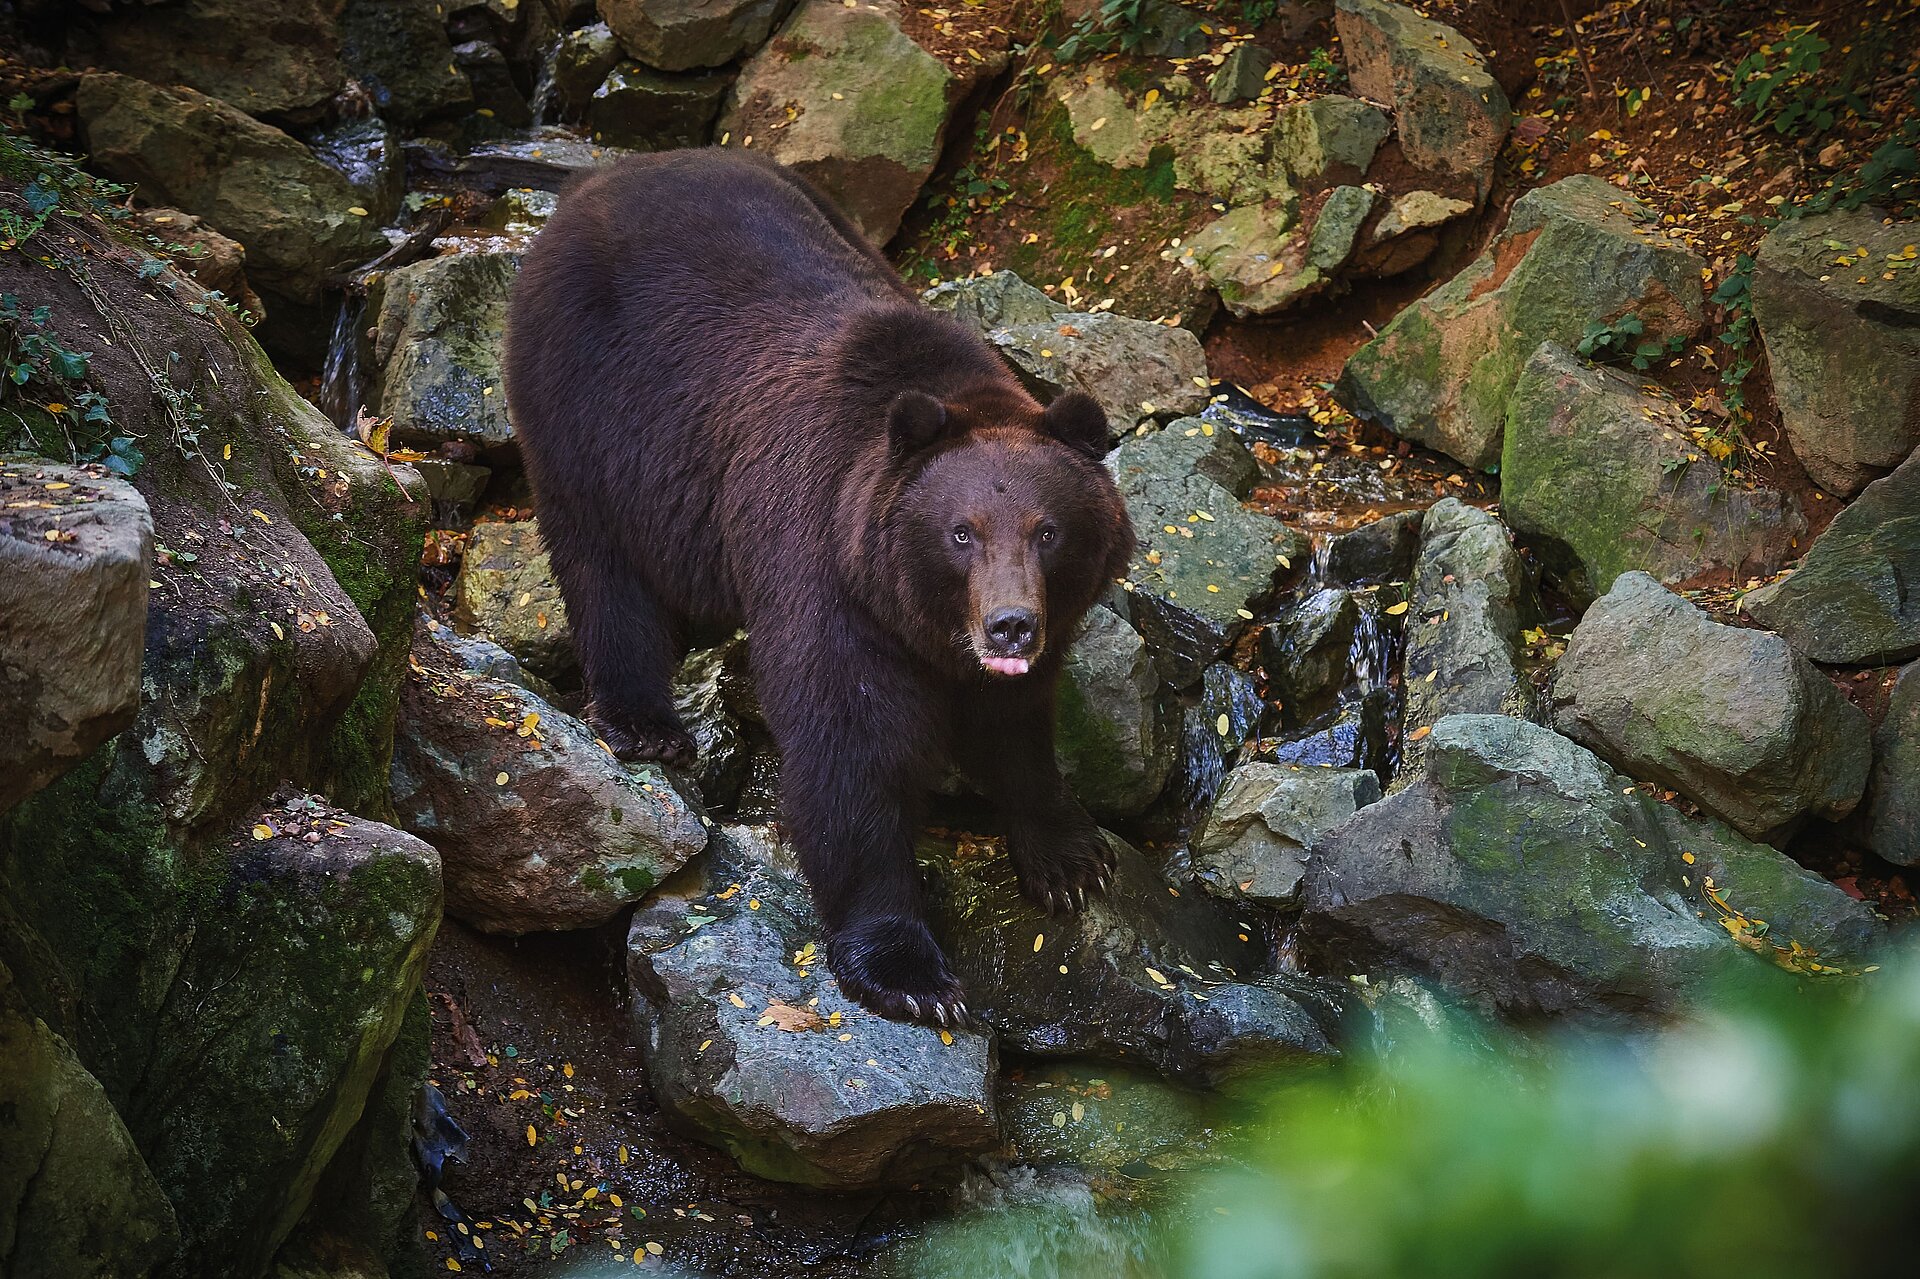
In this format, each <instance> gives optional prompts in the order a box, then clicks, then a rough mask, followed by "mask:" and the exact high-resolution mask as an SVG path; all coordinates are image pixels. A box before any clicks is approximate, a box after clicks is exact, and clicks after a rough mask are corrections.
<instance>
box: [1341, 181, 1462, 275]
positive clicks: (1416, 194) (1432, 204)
mask: <svg viewBox="0 0 1920 1279" xmlns="http://www.w3.org/2000/svg"><path fill="white" fill-rule="evenodd" d="M1471 212H1473V205H1472V204H1471V203H1469V202H1468V201H1466V200H1455V199H1452V198H1450V197H1448V196H1444V195H1440V194H1438V193H1436V192H1433V191H1407V192H1403V193H1402V194H1400V195H1396V196H1394V197H1393V201H1392V203H1391V204H1389V205H1388V206H1387V211H1386V212H1385V213H1384V214H1382V215H1381V217H1380V220H1379V221H1378V222H1376V223H1374V225H1373V230H1371V231H1369V232H1367V235H1366V239H1365V240H1364V242H1363V243H1362V244H1361V246H1360V250H1359V252H1358V253H1357V254H1356V255H1355V256H1354V261H1353V266H1352V274H1354V275H1362V276H1376V277H1386V276H1392V275H1399V274H1401V273H1402V272H1404V271H1411V270H1412V269H1413V268H1414V267H1416V266H1419V265H1420V264H1421V263H1422V262H1425V261H1426V260H1427V259H1428V258H1430V257H1432V256H1433V253H1434V250H1436V249H1438V248H1439V247H1440V234H1439V232H1440V228H1441V227H1443V226H1445V225H1446V224H1447V223H1449V222H1452V221H1453V220H1454V219H1455V218H1458V217H1460V216H1461V215H1463V214H1467V213H1471Z"/></svg>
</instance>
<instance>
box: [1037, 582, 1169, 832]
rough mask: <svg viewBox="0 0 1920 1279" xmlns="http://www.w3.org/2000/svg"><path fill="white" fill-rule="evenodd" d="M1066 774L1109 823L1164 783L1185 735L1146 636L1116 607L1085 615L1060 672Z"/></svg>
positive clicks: (1133, 810) (1059, 739) (1137, 808)
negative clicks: (1162, 687) (1169, 703)
mask: <svg viewBox="0 0 1920 1279" xmlns="http://www.w3.org/2000/svg"><path fill="white" fill-rule="evenodd" d="M1057 701H1058V720H1059V722H1058V726H1057V728H1056V730H1055V731H1056V743H1057V747H1058V749H1057V753H1058V755H1059V757H1060V771H1061V773H1062V774H1063V775H1064V776H1065V777H1066V779H1067V784H1068V785H1069V786H1071V787H1072V788H1073V793H1074V794H1075V795H1076V796H1078V797H1079V799H1080V802H1081V803H1082V804H1085V805H1086V807H1087V811H1088V812H1090V813H1093V814H1094V815H1095V816H1097V817H1100V818H1102V819H1103V820H1105V819H1109V818H1114V817H1131V816H1134V815H1135V814H1137V813H1139V812H1141V811H1143V810H1144V809H1145V808H1146V807H1147V806H1148V805H1149V804H1151V803H1153V801H1154V800H1156V799H1158V798H1160V792H1161V790H1163V789H1164V788H1165V787H1166V784H1167V777H1168V775H1169V774H1170V773H1172V771H1173V761H1174V754H1175V748H1176V746H1177V745H1178V740H1179V734H1178V731H1177V728H1176V717H1175V716H1174V715H1173V714H1172V713H1171V711H1170V708H1169V707H1168V706H1167V704H1166V701H1165V699H1164V698H1163V696H1162V695H1161V691H1160V677H1159V674H1158V673H1157V672H1156V671H1155V670H1154V666H1153V658H1152V657H1151V656H1149V655H1148V653H1147V645H1146V641H1144V640H1142V639H1141V638H1140V634H1139V632H1138V631H1135V630H1134V629H1133V627H1131V626H1129V625H1128V624H1127V623H1126V622H1125V621H1124V620H1123V619H1121V617H1120V616H1119V615H1118V614H1116V613H1114V612H1113V610H1111V609H1108V608H1104V607H1099V608H1095V609H1094V610H1093V611H1092V612H1090V613H1088V614H1087V620H1086V624H1085V626H1084V628H1083V629H1082V630H1081V632H1080V635H1079V637H1078V638H1077V639H1075V640H1074V642H1073V647H1072V648H1070V649H1068V650H1067V660H1066V663H1065V666H1064V668H1063V669H1062V671H1061V678H1060V689H1059V693H1058V697H1057Z"/></svg>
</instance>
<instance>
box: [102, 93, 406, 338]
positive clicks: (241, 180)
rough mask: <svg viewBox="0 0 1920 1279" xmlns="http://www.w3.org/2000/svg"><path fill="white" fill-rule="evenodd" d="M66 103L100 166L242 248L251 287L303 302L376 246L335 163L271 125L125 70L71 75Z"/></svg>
mask: <svg viewBox="0 0 1920 1279" xmlns="http://www.w3.org/2000/svg"><path fill="white" fill-rule="evenodd" d="M74 105H75V110H76V112H77V113H78V115H79V117H80V123H81V127H82V129H83V130H84V131H85V136H86V143H87V150H88V153H89V155H90V156H91V157H92V162H93V164H94V165H96V166H97V167H98V168H99V169H100V171H101V172H103V173H105V174H107V175H109V176H111V177H114V178H118V179H120V180H121V181H123V182H131V183H134V184H136V185H137V186H138V187H139V189H140V195H141V198H143V199H145V200H147V201H149V202H150V203H154V204H169V205H174V206H176V207H178V208H181V209H185V210H186V211H187V212H188V213H191V214H194V215H195V216H197V217H200V218H204V219H206V221H207V222H208V224H210V225H211V226H213V227H214V228H215V229H217V230H219V231H220V232H221V233H223V234H225V235H229V236H231V237H233V238H234V239H236V240H238V241H240V243H241V244H242V245H244V246H245V247H246V250H247V271H248V275H249V277H250V278H251V279H252V281H253V283H254V286H255V287H256V288H258V289H260V290H261V291H262V292H264V293H267V294H268V295H269V300H271V298H272V296H274V295H278V296H281V297H284V298H289V299H292V300H293V301H296V302H300V303H305V304H308V305H312V304H314V303H317V302H318V301H319V300H320V295H321V292H322V290H323V289H324V288H325V287H326V286H327V284H328V283H329V282H331V281H334V280H336V279H338V278H340V277H343V276H345V275H346V274H347V273H348V272H350V271H352V270H353V269H354V268H355V267H357V266H360V265H361V264H363V263H365V262H367V261H368V260H370V259H372V258H374V257H375V256H377V255H378V254H380V253H381V252H383V251H385V249H386V247H387V241H386V238H385V237H384V236H382V235H381V234H380V229H379V227H377V226H376V225H374V223H373V221H372V219H371V218H368V217H365V216H363V215H361V214H356V213H354V212H352V210H353V209H354V208H355V207H358V200H359V197H358V196H357V195H356V194H355V193H354V189H353V186H352V184H351V183H349V182H348V181H347V179H346V178H345V177H344V176H342V175H341V174H340V173H339V172H338V171H336V170H334V169H332V168H330V167H328V166H327V165H326V164H324V163H322V162H321V161H320V160H318V159H316V158H315V157H314V155H313V153H312V152H310V151H308V150H307V149H306V148H305V147H303V146H301V145H300V143H298V142H296V141H295V140H294V139H292V138H290V137H288V136H287V135H286V134H284V133H282V132H281V131H280V130H278V129H276V128H274V127H272V126H271V125H266V124H262V123H260V122H259V121H258V120H255V119H253V118H252V117H250V116H248V115H246V114H244V113H243V112H240V111H238V110H236V109H234V108H233V107H230V106H228V105H227V104H226V103H224V102H221V101H218V100H217V99H214V98H210V97H207V96H205V95H204V94H201V93H197V92H195V91H194V90H192V89H184V88H183V89H162V88H160V87H158V86H156V85H151V84H148V83H146V82H145V81H142V80H135V79H133V78H132V77H131V76H124V75H85V76H82V77H81V78H80V88H79V93H78V95H77V96H76V98H75V100H74Z"/></svg>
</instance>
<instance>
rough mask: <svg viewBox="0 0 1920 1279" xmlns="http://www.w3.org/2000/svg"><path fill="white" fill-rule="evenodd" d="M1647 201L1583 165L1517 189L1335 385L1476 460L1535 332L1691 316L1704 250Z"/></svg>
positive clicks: (1495, 427)
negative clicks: (1482, 236) (1665, 226)
mask: <svg viewBox="0 0 1920 1279" xmlns="http://www.w3.org/2000/svg"><path fill="white" fill-rule="evenodd" d="M1658 227H1659V222H1658V215H1657V214H1655V213H1654V211H1653V210H1652V209H1651V208H1649V207H1648V206H1647V205H1646V204H1644V203H1643V202H1641V201H1640V200H1638V199H1636V198H1635V197H1633V196H1631V195H1628V194H1626V193H1625V192H1623V191H1621V190H1620V189H1619V188H1617V187H1614V186H1611V185H1609V184H1608V183H1606V182H1603V181H1602V180H1600V179H1599V178H1596V177H1593V176H1591V175H1587V174H1578V175H1576V176H1574V177H1570V178H1563V179H1561V180H1560V181H1558V182H1555V183H1553V184H1552V185H1550V186H1544V187H1540V188H1537V189H1535V190H1533V191H1529V192H1527V194H1525V195H1524V196H1521V197H1520V199H1519V201H1518V202H1517V203H1516V204H1515V205H1514V206H1513V214H1512V216H1511V217H1510V218H1509V219H1508V221H1507V226H1506V228H1505V230H1503V231H1502V232H1501V233H1500V235H1499V236H1498V237H1497V238H1496V239H1495V240H1494V242H1493V244H1492V245H1490V246H1489V247H1488V249H1487V251H1486V252H1485V253H1483V254H1482V255H1481V256H1480V257H1479V258H1477V259H1475V260H1474V261H1473V262H1472V263H1471V264H1470V265H1468V266H1467V267H1466V268H1465V269H1464V270H1462V271H1461V272H1460V273H1459V274H1458V275H1456V276H1454V277H1453V278H1452V279H1450V280H1448V281H1447V282H1446V283H1445V284H1442V285H1441V286H1440V287H1439V288H1437V289H1435V290H1433V291H1432V292H1431V293H1429V294H1427V295H1426V296H1425V297H1423V298H1421V299H1420V300H1419V301H1417V302H1415V303H1413V304H1412V305H1411V306H1409V307H1407V308H1406V309H1405V310H1403V311H1401V312H1400V314H1398V315H1396V316H1395V317H1394V318H1393V320H1392V321H1391V322H1390V323H1389V324H1388V325H1387V326H1386V327H1385V328H1384V329H1382V330H1381V331H1380V335H1379V336H1378V337H1376V338H1374V339H1373V340H1372V341H1370V342H1368V343H1367V344H1366V345H1365V346H1363V347H1361V348H1360V349H1359V350H1358V351H1357V352H1355V353H1354V355H1353V357H1352V358H1351V359H1349V360H1348V361H1347V364H1346V367H1345V368H1344V369H1343V370H1342V372H1341V375H1340V381H1339V384H1338V386H1337V387H1336V394H1337V395H1338V396H1339V398H1340V401H1341V402H1342V403H1343V404H1345V405H1346V406H1347V407H1348V408H1350V409H1352V410H1353V411H1354V412H1355V413H1356V414H1358V415H1359V416H1361V417H1364V418H1367V419H1369V420H1373V421H1378V422H1379V423H1381V424H1382V425H1384V426H1386V427H1387V428H1388V429H1390V430H1392V431H1393V432H1394V433H1395V434H1398V435H1401V436H1404V437H1406V438H1407V439H1410V440H1414V441H1416V442H1418V443H1421V444H1425V445H1427V446H1428V447H1429V448H1434V449H1438V450H1439V451H1440V452H1442V453H1446V454H1448V455H1449V456H1451V457H1454V458H1457V459H1458V460H1460V461H1461V462H1464V463H1465V464H1467V465H1468V466H1471V467H1475V468H1477V469H1481V470H1486V469H1490V468H1492V467H1493V466H1495V465H1496V464H1497V463H1498V462H1499V460H1500V441H1501V436H1502V433H1503V431H1504V429H1505V423H1506V413H1507V399H1508V396H1509V395H1510V394H1511V393H1512V391H1513V384H1514V382H1515V380H1516V379H1518V377H1519V376H1520V370H1521V368H1522V367H1523V366H1524V365H1525V364H1526V361H1527V359H1528V358H1529V357H1530V356H1532V354H1533V353H1534V351H1535V350H1536V349H1537V348H1538V347H1539V345H1540V344H1541V343H1542V342H1547V341H1552V342H1557V343H1559V344H1561V345H1562V346H1567V347H1572V346H1573V345H1574V344H1575V343H1577V342H1579V341H1580V339H1581V337H1582V336H1583V335H1584V334H1585V333H1586V331H1587V326H1588V324H1589V323H1599V324H1612V323H1614V322H1616V321H1619V320H1621V319H1624V318H1625V317H1627V316H1630V315H1631V316H1635V317H1637V318H1638V319H1639V320H1640V322H1641V323H1642V325H1643V326H1644V335H1643V337H1644V340H1646V341H1653V342H1659V341H1664V340H1665V339H1667V338H1670V337H1682V338H1684V337H1686V336H1688V335H1690V334H1692V333H1693V332H1694V331H1695V330H1697V329H1698V328H1699V327H1700V323H1701V320H1702V318H1703V316H1704V314H1705V299H1704V298H1703V296H1702V294H1701V290H1700V273H1701V270H1702V269H1703V268H1704V267H1705V265H1706V264H1705V263H1704V262H1703V261H1701V259H1700V258H1699V257H1698V256H1697V255H1696V254H1694V253H1693V252H1692V251H1691V250H1690V249H1688V248H1686V247H1685V246H1684V245H1683V244H1681V243H1680V242H1679V241H1678V240H1676V239H1673V238H1671V237H1669V236H1667V235H1666V234H1665V233H1663V232H1662V231H1660V230H1659V229H1658Z"/></svg>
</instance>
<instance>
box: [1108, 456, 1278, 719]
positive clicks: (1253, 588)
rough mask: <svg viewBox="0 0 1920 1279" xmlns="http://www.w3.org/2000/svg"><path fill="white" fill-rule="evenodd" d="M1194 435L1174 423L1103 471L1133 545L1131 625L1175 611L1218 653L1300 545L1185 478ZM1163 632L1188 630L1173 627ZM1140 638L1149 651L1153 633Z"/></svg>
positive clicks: (1203, 480) (1272, 523) (1197, 477)
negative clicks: (1136, 545) (1116, 490)
mask: <svg viewBox="0 0 1920 1279" xmlns="http://www.w3.org/2000/svg"><path fill="white" fill-rule="evenodd" d="M1198 425H1199V424H1198V423H1196V421H1194V420H1192V419H1185V418H1183V419H1180V420H1179V421H1175V422H1172V423H1170V424H1168V425H1167V426H1166V427H1165V428H1163V429H1161V430H1159V431H1155V432H1152V433H1150V434H1148V435H1146V436H1137V437H1134V438H1131V439H1128V440H1126V441H1125V442H1124V443H1122V444H1121V445H1120V447H1119V448H1118V449H1117V450H1115V451H1114V453H1113V454H1112V456H1111V457H1109V458H1108V459H1107V465H1108V467H1109V468H1110V469H1112V471H1113V473H1114V478H1115V480H1116V482H1117V483H1118V484H1119V486H1120V494H1121V496H1122V497H1123V498H1125V499H1126V503H1127V512H1128V514H1129V515H1131V516H1132V517H1133V525H1134V530H1135V532H1136V533H1137V534H1138V535H1139V538H1140V541H1141V543H1142V545H1141V547H1140V549H1139V551H1138V552H1137V553H1136V554H1135V555H1134V556H1133V557H1132V558H1131V559H1130V560H1129V561H1128V565H1127V581H1128V582H1129V583H1130V585H1129V587H1128V590H1129V593H1130V594H1131V595H1132V596H1133V603H1132V604H1131V605H1130V608H1131V609H1132V610H1133V612H1134V617H1135V625H1136V626H1138V625H1140V623H1139V620H1138V618H1139V610H1141V609H1143V608H1146V609H1152V608H1155V607H1157V606H1158V605H1167V606H1171V607H1173V608H1178V609H1181V610H1184V611H1185V612H1187V613H1190V614H1193V615H1194V616H1195V617H1197V618H1199V619H1201V620H1202V622H1203V623H1204V624H1205V626H1206V627H1207V628H1208V630H1207V632H1206V633H1207V634H1210V635H1214V636H1217V637H1218V640H1217V642H1216V643H1215V645H1214V651H1215V652H1217V651H1218V649H1219V645H1220V644H1224V642H1225V639H1226V634H1227V632H1228V630H1230V629H1233V628H1236V627H1238V626H1239V625H1240V624H1241V623H1242V622H1246V621H1251V620H1252V616H1253V612H1252V607H1251V606H1252V604H1253V603H1254V602H1256V601H1257V600H1259V599H1260V598H1261V597H1263V596H1265V595H1266V594H1267V593H1268V592H1269V591H1270V590H1271V589H1272V587H1273V579H1274V575H1275V573H1277V572H1278V571H1279V568H1280V567H1281V564H1282V562H1283V561H1284V562H1286V563H1292V562H1293V561H1295V560H1298V559H1300V558H1301V557H1302V556H1304V555H1305V553H1306V545H1307V544H1306V539H1305V538H1304V537H1302V536H1301V535H1300V534H1298V533H1296V532H1294V531H1293V530H1292V529H1290V528H1288V527H1287V526H1286V525H1284V524H1282V523H1281V522H1280V521H1279V520H1276V519H1273V518H1271V517H1269V516H1265V515H1257V514H1255V513H1254V512H1252V511H1249V510H1248V509H1247V508H1246V507H1244V506H1242V505H1241V504H1240V502H1239V500H1238V499H1237V498H1235V497H1234V495H1233V494H1232V493H1231V492H1229V491H1228V490H1226V489H1224V488H1222V487H1220V485H1219V484H1217V483H1215V482H1214V481H1213V480H1212V479H1210V478H1208V477H1207V476H1206V475H1204V474H1201V473H1199V472H1197V471H1195V470H1193V469H1192V455H1193V454H1194V452H1195V448H1194V444H1193V442H1192V441H1193V439H1194V438H1195V437H1189V436H1187V435H1186V433H1185V432H1186V429H1187V427H1189V426H1196V428H1197V426H1198ZM1205 425H1208V426H1210V425H1211V423H1207V424H1205ZM1203 438H1210V439H1212V440H1213V442H1214V443H1213V445H1212V448H1214V449H1234V448H1243V447H1244V446H1242V445H1240V444H1239V442H1238V441H1237V440H1233V439H1231V438H1230V437H1229V436H1228V435H1227V433H1225V432H1220V431H1216V432H1215V434H1214V435H1213V436H1211V437H1203ZM1168 627H1169V628H1170V629H1191V628H1190V627H1186V626H1183V625H1181V624H1178V623H1169V624H1168ZM1141 633H1142V634H1143V635H1146V637H1147V639H1148V641H1149V643H1151V642H1153V640H1154V638H1155V636H1154V633H1153V632H1152V631H1149V630H1148V629H1146V628H1145V627H1142V628H1141ZM1211 656H1212V654H1211V653H1209V654H1208V657H1209V658H1210V657H1211ZM1176 687H1179V685H1177V684H1176Z"/></svg>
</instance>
